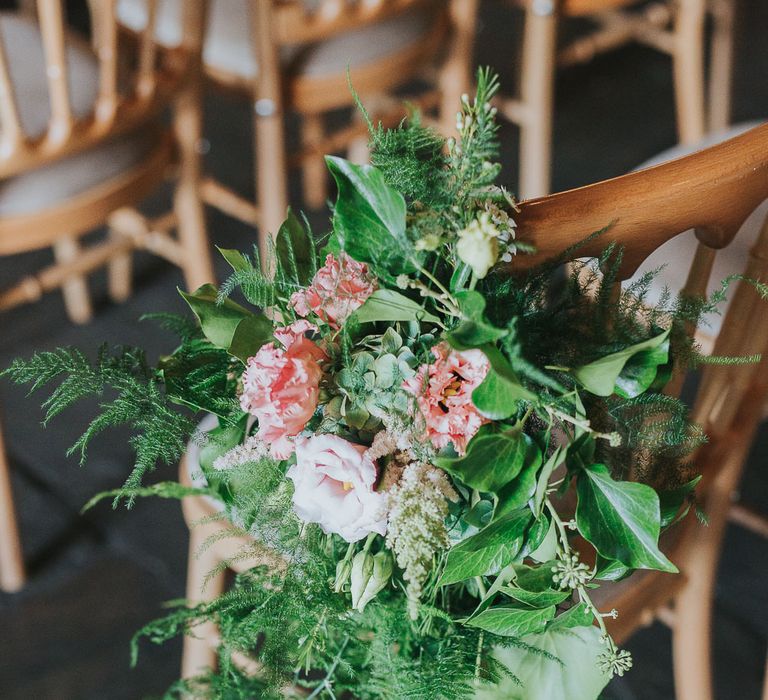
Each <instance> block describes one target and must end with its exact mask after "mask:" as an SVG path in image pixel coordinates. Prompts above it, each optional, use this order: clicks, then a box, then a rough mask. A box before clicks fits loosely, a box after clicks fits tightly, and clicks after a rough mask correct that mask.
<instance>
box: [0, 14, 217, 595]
mask: <svg viewBox="0 0 768 700" xmlns="http://www.w3.org/2000/svg"><path fill="white" fill-rule="evenodd" d="M27 6H28V7H27V11H24V12H5V13H2V14H0V255H14V254H18V253H23V252H26V251H31V250H37V249H41V248H48V247H51V248H53V251H54V256H55V262H54V264H52V265H50V266H48V267H46V268H45V269H43V270H41V271H40V272H38V273H37V274H35V275H32V276H29V277H26V278H25V279H22V280H21V281H20V282H19V283H17V284H15V285H14V286H11V287H10V288H7V289H2V290H0V311H2V310H6V309H9V308H11V307H14V306H16V305H18V304H22V303H25V302H32V301H37V300H38V299H39V298H40V297H41V296H42V295H43V294H44V293H45V292H48V291H51V290H54V289H57V288H61V289H62V291H63V293H64V300H65V304H66V309H67V313H68V314H69V316H70V318H71V319H72V320H73V321H75V322H77V323H82V322H85V321H87V320H88V319H89V318H90V316H91V313H92V311H91V302H90V295H89V293H88V288H87V284H86V276H87V274H88V273H90V272H92V271H93V270H95V269H96V268H98V267H101V266H104V265H108V267H109V290H110V294H111V296H112V297H113V298H114V299H115V300H118V301H119V300H123V299H125V298H126V297H127V296H128V295H129V294H130V290H131V278H130V271H131V254H132V250H133V249H135V248H144V249H146V250H149V251H151V252H153V253H156V254H158V255H160V256H162V257H164V258H166V259H167V260H169V261H171V262H173V263H174V264H176V265H178V266H179V267H180V268H181V269H182V270H183V272H184V278H185V282H186V285H187V286H188V287H190V288H196V287H197V286H199V285H201V284H203V283H204V282H208V281H210V280H211V279H212V278H213V268H212V265H211V258H210V253H209V246H208V242H207V237H206V233H205V222H204V218H203V207H202V203H201V201H200V199H199V196H198V182H199V177H200V174H199V163H198V155H197V151H196V147H197V143H198V140H199V138H200V122H199V114H200V110H199V107H198V104H197V103H198V100H199V91H200V87H201V81H200V42H201V38H202V20H203V14H202V9H203V6H202V3H201V2H200V0H187V1H185V3H184V13H183V14H184V16H183V22H184V27H185V32H184V41H183V42H182V43H181V44H180V45H179V47H178V49H177V50H175V51H174V52H173V53H172V54H168V55H165V56H163V60H162V61H158V60H157V59H158V52H157V50H156V44H155V41H154V37H153V36H152V34H151V33H150V32H146V33H144V34H143V35H142V36H141V37H140V38H139V44H140V52H139V54H138V58H137V61H136V62H135V65H134V66H132V67H130V70H127V71H122V70H121V66H120V65H119V64H118V45H117V44H118V32H117V20H116V16H115V12H114V3H112V2H110V1H109V0H92V2H91V3H90V7H91V24H92V27H93V30H92V45H93V47H91V46H90V45H89V44H88V42H87V41H86V40H85V39H84V38H83V37H81V36H80V35H77V34H74V33H72V32H71V31H70V30H69V29H68V27H67V25H66V18H65V15H64V9H63V3H62V2H61V0H39V1H38V3H37V6H36V12H32V11H30V8H29V3H27ZM33 9H34V8H33ZM168 107H172V108H173V126H174V132H175V136H176V139H175V142H174V138H173V136H172V134H171V133H170V132H169V129H168V128H167V127H166V126H164V123H163V114H164V111H165V109H166V108H168ZM174 162H175V163H176V164H177V166H178V175H177V181H176V189H175V194H174V207H173V212H172V213H170V214H168V215H167V216H164V217H161V218H160V219H159V220H157V221H149V220H147V219H146V218H145V217H143V216H142V215H141V214H140V213H139V212H138V211H137V210H136V209H134V208H133V207H134V206H135V205H136V204H138V203H139V202H140V201H141V200H142V199H143V198H144V197H146V196H147V195H148V194H149V193H150V192H152V191H153V190H155V189H156V188H158V187H159V186H160V185H161V184H162V183H163V182H164V180H165V178H166V176H167V175H168V174H169V169H170V167H171V166H172V165H173V164H174ZM104 224H106V225H107V226H108V228H109V231H110V234H109V236H108V238H107V239H106V240H104V241H102V242H100V243H96V244H94V245H92V246H90V247H87V248H85V247H81V246H80V244H79V241H78V239H79V238H80V237H81V236H82V235H83V234H85V233H87V232H88V231H91V230H93V229H94V228H96V227H99V226H102V225H104ZM176 224H178V236H176V237H174V236H172V235H171V229H173V228H174V226H175V225H176ZM0 447H1V446H0ZM0 516H1V517H2V518H3V519H4V521H6V522H4V523H3V524H0V566H3V569H6V567H9V568H10V572H9V573H4V574H3V578H2V579H0V582H2V583H3V585H4V586H7V587H8V588H14V587H18V586H17V585H16V583H15V582H18V583H19V584H20V580H21V579H20V578H19V576H20V575H21V574H20V573H19V572H20V571H21V569H20V568H19V567H18V566H17V564H18V565H19V566H20V555H19V551H20V550H19V547H18V537H17V534H16V528H15V525H11V524H10V523H12V518H13V513H12V504H11V500H10V487H9V485H8V474H7V464H6V462H5V459H4V458H0ZM14 553H15V555H14ZM14 562H16V563H14ZM14 571H16V572H17V573H15V574H14ZM6 572H7V569H6ZM6 576H8V577H10V579H6Z"/></svg>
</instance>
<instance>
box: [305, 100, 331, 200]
mask: <svg viewBox="0 0 768 700" xmlns="http://www.w3.org/2000/svg"><path fill="white" fill-rule="evenodd" d="M324 135H325V130H324V128H323V115H322V114H304V115H303V116H302V125H301V138H302V142H303V144H304V147H305V148H312V147H313V146H315V145H317V144H319V143H321V142H322V140H323V137H324ZM302 174H303V176H304V182H303V184H304V201H305V202H306V204H307V206H308V207H310V208H312V209H319V208H320V207H322V206H323V205H324V204H325V200H326V199H327V198H328V177H327V176H328V171H327V170H326V168H325V160H324V159H323V156H322V155H320V154H316V155H311V156H308V157H307V158H306V159H305V161H304V163H303V165H302Z"/></svg>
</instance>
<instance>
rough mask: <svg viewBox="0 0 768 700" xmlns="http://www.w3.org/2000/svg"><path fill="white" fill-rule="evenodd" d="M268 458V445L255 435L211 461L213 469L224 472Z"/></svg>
mask: <svg viewBox="0 0 768 700" xmlns="http://www.w3.org/2000/svg"><path fill="white" fill-rule="evenodd" d="M268 456H269V445H268V444H267V443H266V442H264V440H262V439H261V438H259V437H258V436H257V435H251V436H250V437H249V438H247V439H246V441H245V442H244V443H243V444H242V445H236V446H235V447H233V448H232V449H231V450H229V451H228V452H225V453H224V454H223V455H220V456H219V457H217V458H216V459H215V460H214V461H213V468H214V469H217V470H219V471H226V470H228V469H232V468H233V467H237V466H239V465H241V464H247V463H248V462H258V461H260V460H262V459H264V458H265V457H268Z"/></svg>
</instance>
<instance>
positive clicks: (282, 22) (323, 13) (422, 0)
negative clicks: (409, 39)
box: [273, 0, 435, 44]
mask: <svg viewBox="0 0 768 700" xmlns="http://www.w3.org/2000/svg"><path fill="white" fill-rule="evenodd" d="M428 4H435V0H276V2H275V7H274V18H273V27H274V30H275V31H276V39H277V43H279V44H303V43H307V42H312V41H320V40H322V39H327V38H328V37H330V36H332V35H334V34H337V33H339V32H345V31H349V30H351V29H356V28H358V27H361V26H364V25H366V24H370V23H372V22H379V21H382V20H384V19H387V18H388V17H391V16H394V15H397V14H399V13H402V12H403V11H404V10H408V9H410V8H412V7H417V6H420V5H428Z"/></svg>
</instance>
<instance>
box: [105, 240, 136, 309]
mask: <svg viewBox="0 0 768 700" xmlns="http://www.w3.org/2000/svg"><path fill="white" fill-rule="evenodd" d="M109 236H110V238H120V237H121V236H122V234H121V233H120V232H119V231H117V230H115V229H114V228H111V227H110V230H109ZM132 272H133V252H132V251H128V252H127V253H120V254H119V255H116V256H115V257H113V258H112V259H111V260H110V261H109V264H108V266H107V282H108V285H109V296H110V297H111V298H112V301H115V302H118V303H120V302H123V301H126V300H127V299H128V297H130V296H131V288H132V284H131V281H132V280H131V278H132Z"/></svg>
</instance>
